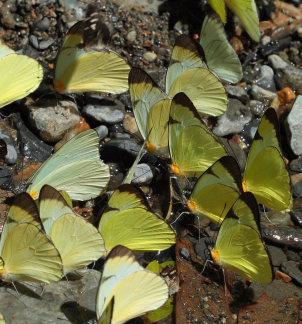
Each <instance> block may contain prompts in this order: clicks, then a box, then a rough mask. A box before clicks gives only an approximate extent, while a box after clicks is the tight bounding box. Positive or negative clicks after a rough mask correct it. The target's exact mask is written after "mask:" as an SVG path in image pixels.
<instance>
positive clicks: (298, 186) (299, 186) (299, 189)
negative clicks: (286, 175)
mask: <svg viewBox="0 0 302 324" xmlns="http://www.w3.org/2000/svg"><path fill="white" fill-rule="evenodd" d="M293 196H294V197H296V198H301V197H302V182H301V181H299V182H297V183H295V184H294V185H293Z"/></svg>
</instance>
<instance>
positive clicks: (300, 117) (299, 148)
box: [285, 96, 302, 155]
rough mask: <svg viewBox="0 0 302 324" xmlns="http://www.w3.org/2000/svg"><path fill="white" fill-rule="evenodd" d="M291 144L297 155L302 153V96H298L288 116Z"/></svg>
mask: <svg viewBox="0 0 302 324" xmlns="http://www.w3.org/2000/svg"><path fill="white" fill-rule="evenodd" d="M285 126H286V128H285V129H286V131H287V138H288V140H289V145H290V147H291V149H292V151H293V152H294V153H295V154H296V155H301V154H302V141H301V138H302V96H298V97H297V98H296V100H295V102H294V104H293V106H292V109H291V111H290V112H289V114H288V116H287V118H286V123H285Z"/></svg>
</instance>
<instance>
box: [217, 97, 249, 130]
mask: <svg viewBox="0 0 302 324" xmlns="http://www.w3.org/2000/svg"><path fill="white" fill-rule="evenodd" d="M251 119H252V114H251V112H250V111H249V109H248V107H246V106H245V105H243V104H242V103H241V102H240V101H239V100H237V99H230V100H229V104H228V109H227V111H226V112H225V113H224V114H223V115H221V116H220V117H219V118H218V122H217V126H216V127H214V129H213V133H214V134H215V135H217V136H225V135H229V134H236V133H240V132H241V131H242V130H243V127H244V125H245V124H247V123H249V122H250V121H251Z"/></svg>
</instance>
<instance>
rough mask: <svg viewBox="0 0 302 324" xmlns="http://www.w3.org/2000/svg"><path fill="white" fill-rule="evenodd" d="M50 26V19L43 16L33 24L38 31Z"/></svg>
mask: <svg viewBox="0 0 302 324" xmlns="http://www.w3.org/2000/svg"><path fill="white" fill-rule="evenodd" d="M49 26H50V20H49V19H48V18H47V17H43V18H42V19H40V20H38V21H37V22H36V23H35V24H34V29H35V30H37V29H38V30H39V31H46V30H47V29H48V28H49Z"/></svg>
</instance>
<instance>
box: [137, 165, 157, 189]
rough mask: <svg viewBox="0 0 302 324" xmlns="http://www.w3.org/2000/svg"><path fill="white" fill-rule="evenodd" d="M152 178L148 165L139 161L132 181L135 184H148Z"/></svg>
mask: <svg viewBox="0 0 302 324" xmlns="http://www.w3.org/2000/svg"><path fill="white" fill-rule="evenodd" d="M152 179H153V172H152V169H151V168H150V166H149V165H148V164H146V163H140V164H138V165H137V167H136V169H135V171H134V175H133V179H132V183H133V184H135V185H137V186H143V185H147V184H149V183H150V182H151V181H152Z"/></svg>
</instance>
